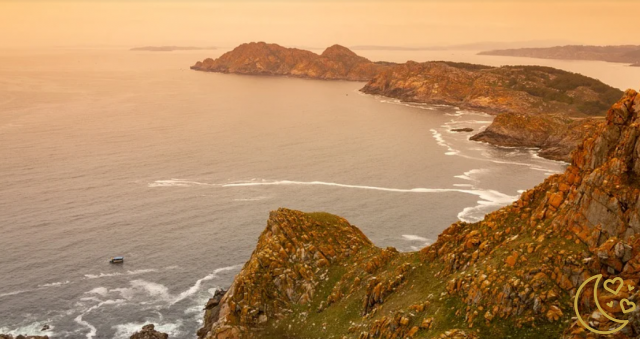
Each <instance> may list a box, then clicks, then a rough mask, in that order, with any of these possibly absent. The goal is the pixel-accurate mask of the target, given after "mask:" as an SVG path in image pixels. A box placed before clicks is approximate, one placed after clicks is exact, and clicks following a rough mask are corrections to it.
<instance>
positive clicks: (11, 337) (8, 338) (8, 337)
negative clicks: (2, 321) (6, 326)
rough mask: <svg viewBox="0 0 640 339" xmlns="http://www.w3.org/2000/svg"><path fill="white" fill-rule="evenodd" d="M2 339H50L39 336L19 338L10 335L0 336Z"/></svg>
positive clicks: (22, 336)
mask: <svg viewBox="0 0 640 339" xmlns="http://www.w3.org/2000/svg"><path fill="white" fill-rule="evenodd" d="M0 339H49V337H48V336H46V335H45V336H39V335H28V336H25V335H19V336H17V337H15V338H14V337H13V336H12V335H9V334H0Z"/></svg>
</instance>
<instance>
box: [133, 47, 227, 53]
mask: <svg viewBox="0 0 640 339" xmlns="http://www.w3.org/2000/svg"><path fill="white" fill-rule="evenodd" d="M214 49H216V48H215V47H192V46H144V47H135V48H132V49H130V51H147V52H172V51H198V50H214Z"/></svg>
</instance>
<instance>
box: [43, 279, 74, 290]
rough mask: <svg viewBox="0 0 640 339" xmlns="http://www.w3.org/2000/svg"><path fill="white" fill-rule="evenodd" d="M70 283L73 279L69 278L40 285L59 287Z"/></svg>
mask: <svg viewBox="0 0 640 339" xmlns="http://www.w3.org/2000/svg"><path fill="white" fill-rule="evenodd" d="M70 283H71V281H69V280H67V281H58V282H54V283H49V284H42V285H38V287H40V288H45V287H58V286H62V285H68V284H70Z"/></svg>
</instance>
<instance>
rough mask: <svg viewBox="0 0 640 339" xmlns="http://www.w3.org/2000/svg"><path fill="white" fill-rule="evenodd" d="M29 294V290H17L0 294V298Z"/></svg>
mask: <svg viewBox="0 0 640 339" xmlns="http://www.w3.org/2000/svg"><path fill="white" fill-rule="evenodd" d="M26 292H29V290H18V291H12V292H7V293H2V294H0V298H2V297H9V296H12V295H16V294H22V293H26Z"/></svg>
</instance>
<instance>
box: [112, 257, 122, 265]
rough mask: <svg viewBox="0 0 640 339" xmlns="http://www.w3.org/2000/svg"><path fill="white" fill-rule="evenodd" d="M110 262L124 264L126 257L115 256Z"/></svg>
mask: <svg viewBox="0 0 640 339" xmlns="http://www.w3.org/2000/svg"><path fill="white" fill-rule="evenodd" d="M109 262H110V263H112V264H122V263H123V262H124V257H113V258H111V260H109Z"/></svg>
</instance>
